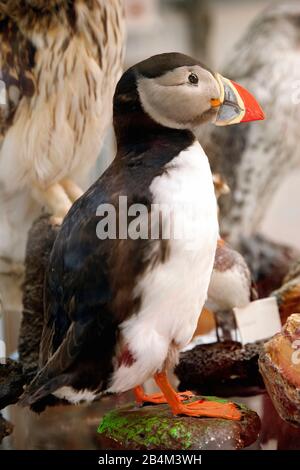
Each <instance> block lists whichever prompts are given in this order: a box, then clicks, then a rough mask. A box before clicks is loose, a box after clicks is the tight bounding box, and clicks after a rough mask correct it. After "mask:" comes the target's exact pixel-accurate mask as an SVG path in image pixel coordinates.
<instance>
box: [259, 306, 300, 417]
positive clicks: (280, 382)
mask: <svg viewBox="0 0 300 470" xmlns="http://www.w3.org/2000/svg"><path fill="white" fill-rule="evenodd" d="M259 367H260V371H261V373H262V376H263V378H264V382H265V384H266V388H267V390H268V392H269V395H270V397H271V399H272V401H273V404H274V406H275V408H276V410H277V412H278V414H279V415H280V416H281V418H282V419H284V420H285V421H287V422H289V423H291V424H294V425H296V426H300V314H294V315H291V316H290V317H289V319H288V321H287V322H286V324H285V326H284V328H283V329H282V332H281V333H278V334H277V335H275V336H274V337H273V338H272V339H271V340H270V341H268V342H267V343H266V344H265V346H264V349H263V351H262V353H261V355H260V358H259Z"/></svg>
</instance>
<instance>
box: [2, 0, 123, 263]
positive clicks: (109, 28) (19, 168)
mask: <svg viewBox="0 0 300 470" xmlns="http://www.w3.org/2000/svg"><path fill="white" fill-rule="evenodd" d="M122 4H123V1H122V0H110V1H109V2H107V1H106V0H89V1H82V0H2V1H0V70H1V77H0V78H1V82H0V86H1V88H0V198H1V204H0V207H1V208H0V257H1V258H2V260H5V258H7V259H11V258H12V257H13V258H14V259H15V260H17V261H20V262H22V261H23V257H24V252H25V243H26V234H27V231H28V229H29V227H30V226H31V224H32V221H33V220H34V219H35V217H36V216H37V214H38V213H39V212H40V211H41V207H42V206H45V207H46V208H47V209H48V210H49V211H51V213H53V215H54V216H56V217H57V218H60V219H61V218H63V217H64V216H65V215H66V213H67V212H68V210H69V209H70V207H71V205H72V203H73V202H74V201H75V200H76V199H77V198H78V197H79V196H80V195H81V194H82V190H81V188H80V186H81V184H83V183H84V182H86V179H87V176H88V173H89V171H90V169H91V167H92V165H93V164H94V162H95V160H96V158H97V156H98V155H99V151H100V147H101V143H102V140H103V137H104V133H105V130H106V128H107V125H108V124H109V123H110V120H111V115H112V104H111V103H112V97H113V93H114V89H115V86H116V83H117V81H118V79H119V78H120V76H121V70H122V62H123V47H124V19H123V5H122Z"/></svg>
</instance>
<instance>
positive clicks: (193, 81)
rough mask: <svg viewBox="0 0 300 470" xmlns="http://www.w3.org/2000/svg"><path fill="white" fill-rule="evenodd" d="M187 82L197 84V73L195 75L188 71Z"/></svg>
mask: <svg viewBox="0 0 300 470" xmlns="http://www.w3.org/2000/svg"><path fill="white" fill-rule="evenodd" d="M189 82H190V83H192V85H197V83H198V82H199V78H198V75H196V74H195V73H190V75H189Z"/></svg>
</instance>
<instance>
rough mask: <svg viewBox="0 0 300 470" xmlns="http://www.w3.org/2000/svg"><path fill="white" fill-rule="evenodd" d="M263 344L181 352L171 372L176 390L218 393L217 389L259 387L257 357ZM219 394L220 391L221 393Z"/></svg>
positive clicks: (227, 344)
mask: <svg viewBox="0 0 300 470" xmlns="http://www.w3.org/2000/svg"><path fill="white" fill-rule="evenodd" d="M262 347H263V342H257V343H251V344H246V345H245V346H242V345H241V344H240V343H238V342H235V341H225V342H223V343H211V344H205V345H198V346H196V347H195V348H193V349H191V350H189V351H186V352H183V353H182V354H181V355H180V361H179V364H178V365H177V367H176V369H175V374H176V375H177V377H178V379H179V380H180V387H179V388H180V390H187V389H192V390H196V391H197V392H200V393H205V394H211V393H216V391H218V392H217V393H220V386H222V385H227V386H235V385H239V386H247V387H249V386H252V387H253V386H254V387H257V386H258V387H261V386H263V381H262V378H261V376H260V374H259V370H258V357H259V353H260V352H261V350H262ZM222 393H223V391H222Z"/></svg>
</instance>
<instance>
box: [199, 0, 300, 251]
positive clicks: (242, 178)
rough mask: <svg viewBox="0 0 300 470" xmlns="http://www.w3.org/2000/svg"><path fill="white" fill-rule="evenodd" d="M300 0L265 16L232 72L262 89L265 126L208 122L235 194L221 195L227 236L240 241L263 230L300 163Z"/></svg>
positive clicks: (214, 154)
mask: <svg viewBox="0 0 300 470" xmlns="http://www.w3.org/2000/svg"><path fill="white" fill-rule="evenodd" d="M299 24H300V2H299V1H298V0H296V1H284V2H281V3H278V4H276V5H272V6H270V7H269V8H268V9H266V10H265V12H264V13H262V14H260V16H259V17H258V18H257V20H256V21H254V23H253V24H252V25H251V26H250V28H249V30H248V32H247V33H246V35H245V36H244V37H243V38H242V39H241V40H240V41H239V43H238V44H237V46H236V48H235V50H234V51H233V53H232V55H231V60H230V62H229V63H228V64H227V65H226V68H225V70H224V74H225V76H230V77H232V78H234V79H235V80H237V81H238V82H239V83H241V84H242V85H244V86H246V87H248V88H249V89H251V91H252V92H253V93H254V94H255V96H256V97H257V99H258V100H259V102H260V103H261V105H262V106H263V109H264V111H265V113H266V115H267V117H268V119H267V120H266V121H265V122H264V123H262V125H261V126H256V125H252V124H249V125H246V126H232V127H231V128H230V129H228V130H225V129H221V128H211V129H209V128H205V129H204V128H203V132H202V131H201V130H200V133H199V138H200V142H201V144H202V146H203V148H204V150H205V152H206V154H207V155H208V158H209V160H210V163H211V167H212V170H213V172H217V173H220V174H221V176H222V177H224V178H225V179H226V181H227V183H228V185H229V187H230V190H231V193H230V194H229V195H226V196H224V197H222V198H221V199H220V212H221V214H220V215H221V219H220V225H221V234H222V236H226V239H227V240H228V241H229V242H230V243H231V244H232V246H234V247H238V246H239V242H240V238H241V236H243V237H249V236H251V235H252V234H253V233H255V232H257V230H258V229H259V224H260V222H261V221H262V219H263V218H264V216H265V214H266V212H267V211H268V208H269V206H270V202H271V200H272V198H273V196H274V194H275V192H276V191H277V189H278V187H279V186H280V184H281V182H282V181H283V179H284V177H285V176H286V175H287V174H288V173H289V172H291V171H292V170H293V168H295V167H297V166H299V163H300V150H299V145H298V142H299V139H300V127H299V102H300V86H299V69H300V50H299V43H300V28H299Z"/></svg>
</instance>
